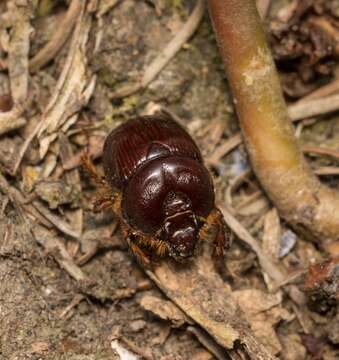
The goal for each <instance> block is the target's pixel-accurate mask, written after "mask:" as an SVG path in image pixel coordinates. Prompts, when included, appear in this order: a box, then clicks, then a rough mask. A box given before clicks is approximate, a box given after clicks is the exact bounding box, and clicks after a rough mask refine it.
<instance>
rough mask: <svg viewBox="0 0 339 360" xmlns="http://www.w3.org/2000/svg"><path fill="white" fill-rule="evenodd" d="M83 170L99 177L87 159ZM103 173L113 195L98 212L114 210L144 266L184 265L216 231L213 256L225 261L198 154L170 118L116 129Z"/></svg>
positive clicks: (225, 242)
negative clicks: (160, 262) (154, 260)
mask: <svg viewBox="0 0 339 360" xmlns="http://www.w3.org/2000/svg"><path fill="white" fill-rule="evenodd" d="M85 166H86V167H87V169H88V171H89V172H90V173H91V174H92V175H93V176H94V177H97V175H96V174H95V170H94V166H93V164H90V163H89V160H88V159H87V160H85ZM103 169H104V173H105V178H104V179H102V180H101V182H102V184H103V185H104V186H105V187H106V188H108V189H109V191H108V194H107V195H106V196H104V197H102V198H101V199H100V200H99V201H97V202H96V204H95V209H96V210H97V211H98V210H101V209H104V208H107V207H111V208H112V209H113V212H114V213H115V215H116V216H117V217H118V219H119V220H120V224H121V228H122V231H123V235H124V237H125V239H126V240H127V242H128V245H129V247H130V249H131V251H132V253H133V254H134V255H135V256H136V258H137V259H138V260H139V261H140V262H142V263H143V264H146V265H147V264H150V263H151V257H152V255H153V254H155V255H156V256H157V257H160V258H161V257H164V256H166V255H169V256H170V257H172V258H174V259H175V260H176V261H179V262H184V261H185V260H186V259H187V258H190V257H192V256H193V254H194V251H195V249H196V245H197V243H198V242H199V240H200V239H203V237H204V236H205V232H206V231H207V230H208V229H209V228H210V227H213V226H214V227H216V236H215V240H214V251H213V253H214V254H215V255H217V256H221V255H223V254H224V250H225V248H228V247H229V246H230V233H229V230H228V228H227V227H226V224H225V221H224V219H223V216H222V214H221V212H220V210H219V209H218V208H217V207H216V206H215V196H214V187H213V181H212V178H211V175H210V174H209V172H208V170H207V169H206V167H205V165H204V162H203V159H202V155H201V153H200V150H199V148H198V147H197V145H196V144H195V142H194V141H193V139H192V138H191V136H190V135H189V134H188V133H187V132H186V131H185V130H184V129H183V128H182V127H181V126H180V125H179V124H178V123H177V122H175V121H174V120H173V119H172V117H171V116H169V115H168V114H165V113H158V114H155V115H152V116H139V117H136V118H133V119H130V120H128V121H127V122H125V123H123V124H122V125H120V126H118V127H117V128H115V129H113V130H112V132H111V133H110V134H109V135H108V136H107V138H106V140H105V143H104V147H103Z"/></svg>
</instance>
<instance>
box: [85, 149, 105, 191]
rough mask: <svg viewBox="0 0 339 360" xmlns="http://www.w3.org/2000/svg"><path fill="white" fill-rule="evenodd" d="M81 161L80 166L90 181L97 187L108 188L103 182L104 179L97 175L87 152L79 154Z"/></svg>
mask: <svg viewBox="0 0 339 360" xmlns="http://www.w3.org/2000/svg"><path fill="white" fill-rule="evenodd" d="M81 161H82V166H83V167H84V169H85V170H86V171H87V173H88V175H89V176H90V177H91V179H92V180H94V182H95V183H97V184H98V185H101V186H104V187H108V184H107V182H106V180H105V178H104V177H103V176H101V175H99V173H98V171H97V169H96V167H95V165H94V164H93V162H92V160H91V158H90V157H89V154H88V152H87V151H84V152H83V153H82V154H81Z"/></svg>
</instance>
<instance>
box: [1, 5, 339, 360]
mask: <svg viewBox="0 0 339 360" xmlns="http://www.w3.org/2000/svg"><path fill="white" fill-rule="evenodd" d="M335 2H336V1H328V2H323V1H317V0H314V1H313V2H312V1H309V2H308V3H314V4H315V5H314V7H312V6H313V5H312V6H311V5H309V8H308V9H307V10H305V9H301V5H300V3H305V2H301V1H294V2H292V5H293V4H294V5H295V6H294V8H293V6H292V5H291V4H289V5H288V3H289V2H288V1H272V2H271V3H272V4H271V7H270V11H269V13H268V14H265V15H266V19H265V24H266V29H267V31H268V33H270V38H271V44H272V46H273V49H274V54H275V58H276V59H277V61H278V68H279V71H281V77H282V84H283V89H284V91H285V94H286V99H287V100H288V102H289V103H292V102H295V101H300V102H302V101H303V99H304V98H305V97H309V96H310V94H313V95H314V94H315V93H314V92H315V91H317V89H318V91H319V89H321V91H322V93H320V95H319V94H316V97H318V98H321V97H322V96H323V95H324V96H325V95H326V96H327V95H328V94H332V93H336V92H338V91H339V85H338V84H337V81H338V80H336V76H337V75H338V74H339V73H338V71H337V70H338V68H337V66H336V65H337V64H336V62H335V59H336V54H335V53H332V52H331V51H329V50H328V48H329V47H328V46H326V49H327V50H326V49H325V47H324V46H318V47H317V48H316V49H317V50H318V52H317V56H318V57H317V58H316V59H315V58H312V61H311V60H310V51H311V50H314V47H316V45H315V43H316V40H317V39H319V38H320V36H318V35H317V36H313V37H312V36H311V35H309V34H310V33H309V32H305V31H304V32H302V31H300V33H298V31H296V30H295V28H294V30H293V31H292V30H291V28H292V27H293V26H300V27H299V28H303V29H304V28H307V26H310V25H309V24H310V23H312V24H313V25H314V24H317V22H320V23H321V24H323V22H322V21H326V20H328V19H329V18H331V19H332V20H333V21H332V20H331V24H332V25H333V28H334V29H336V31H337V34H338V35H336V36H337V38H336V39H338V38H339V12H338V8H335V6H334V3H335ZM33 3H34V4H35V2H33ZM67 3H68V2H64V1H61V0H46V1H44V0H41V1H40V2H39V5H38V7H36V5H34V4H32V3H31V2H30V1H26V0H23V1H15V0H8V1H1V2H0V111H2V112H0V170H1V171H0V359H4V360H5V359H6V360H7V359H8V360H21V359H67V360H91V359H93V360H94V359H100V360H101V359H102V360H104V359H135V358H138V357H139V358H144V359H161V360H179V359H183V360H187V359H190V360H210V359H216V358H218V359H229V358H232V359H238V358H240V357H237V355H236V354H235V353H231V352H229V351H228V350H226V349H224V348H221V347H220V346H218V345H217V344H215V343H214V341H213V340H212V339H210V338H209V337H207V335H206V334H205V333H204V332H202V329H201V327H197V326H196V325H195V324H194V321H193V322H192V319H190V318H189V317H187V314H186V315H185V314H184V313H183V312H182V311H181V310H179V309H178V307H177V306H176V305H175V304H174V303H173V302H172V301H170V300H169V299H168V298H167V297H166V296H165V295H164V294H163V293H162V291H161V290H159V288H158V287H157V286H156V285H155V284H154V283H153V281H152V280H151V279H150V278H149V276H148V275H147V273H145V272H144V270H143V269H142V268H141V267H140V266H139V265H138V264H137V263H136V261H135V260H134V259H133V257H132V256H131V254H130V253H129V251H128V248H127V246H126V243H125V242H124V239H123V238H122V236H121V234H120V229H119V227H118V223H117V221H116V219H114V218H113V215H112V213H111V212H110V211H104V212H102V213H99V214H94V213H93V212H92V202H93V199H94V198H95V195H96V192H97V188H96V187H95V185H94V184H93V183H92V182H91V180H90V178H89V176H88V174H87V173H86V172H85V171H84V170H83V168H82V166H81V154H82V153H83V151H84V149H87V151H88V153H89V154H90V156H91V157H92V159H94V162H95V165H96V166H97V168H98V171H99V172H101V173H102V167H101V154H102V145H103V142H104V139H105V137H106V135H107V134H108V132H109V131H110V129H113V128H114V127H116V126H117V125H118V124H121V123H122V122H124V121H125V120H126V119H129V118H131V117H133V116H136V115H140V114H153V113H154V112H155V111H159V110H163V111H166V112H168V113H170V114H172V116H174V117H175V118H176V119H178V120H179V121H180V122H181V124H183V125H184V126H185V127H186V129H187V130H188V131H189V133H190V134H191V135H192V137H193V138H194V139H195V141H196V142H197V144H198V145H199V147H200V149H201V151H202V154H203V156H204V159H205V163H206V165H207V166H208V168H209V169H210V171H211V173H212V174H213V177H214V182H215V187H216V195H217V199H218V203H222V204H225V206H227V209H228V210H227V211H229V212H230V214H231V216H232V219H235V218H236V219H237V220H238V222H236V224H235V225H234V223H233V225H232V226H233V227H235V229H233V230H235V232H236V231H238V232H245V233H246V234H247V235H248V236H249V237H250V238H251V239H254V240H253V241H255V244H256V245H258V247H255V248H253V247H251V246H250V245H249V244H248V243H246V242H245V241H244V239H240V238H239V237H237V236H235V239H234V243H233V245H232V247H231V249H230V250H229V251H228V253H227V254H226V256H225V259H224V264H223V267H224V270H223V271H222V273H221V274H220V277H221V278H222V280H223V283H224V284H225V287H227V288H228V289H229V291H230V292H231V293H232V298H233V299H234V301H235V302H236V303H237V306H239V307H240V309H241V311H242V314H243V317H244V319H245V320H246V321H247V322H248V323H249V324H250V327H251V329H252V330H251V331H253V333H254V335H255V336H256V338H257V339H259V342H261V343H262V344H263V345H264V346H265V348H266V349H267V351H268V352H269V353H270V354H272V355H275V356H277V357H278V358H281V359H286V360H293V359H295V360H299V359H328V360H330V359H338V358H339V348H338V344H339V311H338V302H335V301H327V300H328V299H327V298H326V296H325V300H324V299H323V298H322V299H320V300H319V298H318V297H317V298H316V300H315V301H316V303H314V301H313V302H312V299H313V300H314V298H312V297H311V299H310V298H308V297H307V291H308V290H309V289H308V288H307V286H309V287H310V288H312V286H313V284H311V283H310V282H309V283H305V280H304V279H305V276H307V275H308V271H309V270H308V269H309V266H310V265H312V264H315V263H318V262H322V261H324V260H325V259H326V258H327V256H328V254H325V253H324V252H323V251H322V250H321V249H319V247H318V246H317V244H314V243H312V242H309V241H307V239H306V238H304V237H303V234H300V233H295V232H294V231H293V230H292V229H291V228H289V227H288V225H287V224H286V223H285V222H284V221H283V220H282V219H280V217H279V214H278V212H277V210H276V209H275V208H274V207H273V205H272V203H271V202H270V201H269V199H268V198H267V197H266V195H265V193H264V192H263V190H262V189H261V187H260V185H259V183H258V182H257V181H256V178H255V175H254V174H253V172H252V170H251V164H250V163H249V161H248V159H247V155H246V149H245V147H244V145H243V144H242V140H241V136H240V134H239V128H238V124H237V119H236V114H235V110H234V108H233V104H232V98H231V96H230V94H229V91H228V85H227V80H226V75H225V72H224V69H223V65H222V62H221V59H220V57H219V53H218V47H217V44H216V41H215V37H214V33H213V29H212V27H211V23H210V20H209V17H208V12H207V10H206V9H205V10H206V11H203V12H200V13H199V12H197V14H196V18H195V19H193V20H195V21H196V24H193V25H192V27H191V28H190V29H188V30H187V31H191V32H192V34H193V36H192V37H190V39H189V41H184V42H183V44H180V46H179V50H178V51H176V52H175V53H174V54H173V57H172V58H171V59H169V61H168V63H167V65H166V66H165V67H163V68H161V69H160V71H159V72H157V73H156V76H155V77H154V78H152V79H151V81H148V82H147V81H146V80H147V79H146V80H145V78H146V76H145V74H147V75H148V76H149V74H152V72H153V71H155V70H156V69H157V66H158V64H159V63H157V62H155V63H154V62H153V60H154V59H158V58H157V57H158V56H159V54H161V53H162V51H163V49H164V48H165V47H166V46H167V45H168V44H169V43H170V42H171V40H172V39H173V38H174V37H175V36H176V35H177V34H178V33H179V32H180V30H181V29H182V28H183V27H184V26H185V24H187V21H188V20H189V19H190V15H191V14H192V12H193V9H194V8H195V6H198V5H196V4H198V3H199V1H198V2H196V1H193V0H182V1H180V0H121V1H112V0H101V1H95V0H91V1H77V0H72V1H71V2H70V4H71V5H69V7H68V6H67ZM258 3H260V5H261V6H263V9H264V10H265V4H268V3H269V2H268V1H258ZM325 3H326V4H327V5H324V4H325ZM296 4H297V5H296ZM298 4H299V5H298ZM329 4H332V5H333V6H332V5H329ZM298 6H299V7H298ZM319 9H320V10H319ZM264 10H263V11H264ZM298 11H300V12H302V11H304V12H303V13H302V14H301V15H300V16H299V17H294V18H293V19H294V21H295V22H294V23H293V24H292V23H291V18H292V17H293V16H294V15H295V14H296V12H298ZM293 14H294V15H293ZM277 16H280V18H279V22H278V21H277V20H276V19H277ZM273 19H275V22H274V21H273ZM310 19H311V20H310ZM319 19H320V20H319ZM284 24H285V25H284ZM301 24H302V26H301ZM283 25H284V26H285V27H284V26H283ZM313 25H312V26H313ZM312 29H313V28H312ZM290 31H292V35H291V32H290ZM305 34H307V35H305ZM317 34H319V32H318V33H317ZM184 35H185V34H184ZM298 36H299V37H300V39H299V38H298ZM305 36H306V38H305ZM307 36H309V38H308V37H307ZM282 38H284V39H287V38H288V39H289V40H290V42H287V41H286V42H285V44H291V42H293V41H294V42H293V44H294V45H295V46H290V47H289V46H288V45H286V47H283V46H280V45H281V44H282V43H283V40H281V39H282ZM321 39H322V40H321V41H322V42H320V43H321V44H324V41H325V40H326V41H330V40H328V38H326V39H325V36H323V37H322V38H321ZM324 39H325V40H324ZM292 40H293V41H292ZM337 41H338V40H337ZM179 42H180V39H179ZM300 44H302V45H300ZM326 44H327V43H326ZM327 45H328V44H327ZM297 46H299V48H298V49H299V52H298V54H297V55H296V53H293V51H296V48H297ZM312 46H313V48H312ZM300 47H302V48H300ZM310 49H311V50H310ZM338 49H339V47H338ZM338 49H337V51H339V50H338ZM326 51H327V52H326ZM139 79H142V81H145V83H142V85H143V86H141V85H140V82H138V81H139ZM135 84H136V85H135ZM326 84H332V85H333V84H334V85H333V89H332V90H331V91H330V90H328V88H326ZM335 86H336V87H335ZM324 88H325V90H324ZM326 89H327V90H326ZM338 109H339V104H338ZM295 125H296V135H297V137H298V139H299V141H300V144H301V146H302V147H303V150H304V152H305V155H306V156H307V158H308V160H309V162H310V164H311V167H312V169H313V170H314V172H315V173H316V174H317V175H318V176H320V177H321V180H322V181H323V182H324V183H326V184H328V185H329V186H331V187H333V188H336V189H338V190H339V181H338V179H339V178H338V176H339V166H338V161H339V146H338V144H339V116H338V113H335V112H331V113H329V114H320V115H319V116H315V117H312V118H308V117H306V118H302V119H300V120H299V121H298V122H297V123H296V124H295ZM338 211H339V210H338ZM245 237H246V236H245ZM335 251H336V254H338V249H334V250H333V252H335ZM258 257H259V258H261V259H262V258H263V257H269V258H270V259H271V261H272V263H273V264H274V269H275V270H277V269H278V270H277V271H279V273H282V274H284V280H283V281H282V283H280V284H277V283H275V282H274V281H273V280H272V278H273V277H274V276H271V275H272V274H270V269H267V268H265V269H263V268H262V262H261V261H258ZM330 266H332V264H330ZM335 269H336V270H333V269H331V271H332V270H333V271H334V272H335V271H336V273H335V274H334V275H333V274H332V275H333V276H334V277H335V276H336V278H335V279H334V280H333V279H330V280H328V279H327V280H328V281H334V282H336V284H337V286H338V282H339V280H338V271H337V270H338V265H337V264H336V267H335ZM271 270H272V269H271ZM272 271H273V270H272ZM329 271H330V270H329ZM332 275H331V276H332ZM311 280H312V279H311ZM311 280H310V281H311ZM327 280H326V281H327ZM311 290H314V289H313V288H312V289H311ZM338 298H339V296H338V294H337V299H338ZM332 300H333V299H332ZM211 301H212V304H213V299H212V300H211ZM193 320H194V319H193ZM200 325H201V324H200ZM202 327H203V326H202Z"/></svg>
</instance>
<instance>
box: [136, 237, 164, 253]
mask: <svg viewBox="0 0 339 360" xmlns="http://www.w3.org/2000/svg"><path fill="white" fill-rule="evenodd" d="M136 241H137V242H138V243H139V244H140V245H141V246H143V247H146V248H149V249H150V250H154V251H155V253H156V254H157V256H159V257H164V256H165V255H166V253H167V245H166V242H165V241H163V240H160V239H157V238H156V237H155V238H154V237H152V236H146V235H139V234H138V235H137V237H136Z"/></svg>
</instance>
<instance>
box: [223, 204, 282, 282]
mask: <svg viewBox="0 0 339 360" xmlns="http://www.w3.org/2000/svg"><path fill="white" fill-rule="evenodd" d="M220 209H221V211H222V213H223V215H224V218H225V221H226V223H227V225H228V226H229V227H230V228H231V229H232V230H233V231H234V233H235V234H236V235H237V236H238V238H239V239H241V240H242V241H244V242H245V243H246V244H247V245H249V246H250V247H251V249H252V250H253V251H254V252H255V253H256V255H257V257H258V260H259V262H260V265H261V267H262V269H263V270H264V271H265V272H266V273H267V275H269V276H270V278H271V279H272V280H273V281H274V282H275V283H276V284H280V283H282V282H283V281H284V279H285V275H284V274H283V273H282V272H281V270H280V269H279V268H278V267H277V266H276V265H275V264H274V263H273V262H272V261H271V260H270V259H269V257H268V256H267V255H266V254H265V253H264V252H263V251H262V249H261V247H260V245H259V243H258V242H257V240H256V239H255V238H254V237H253V236H252V235H251V234H250V233H249V232H248V231H247V230H246V229H245V228H244V227H243V226H242V225H241V224H240V222H239V221H238V220H237V219H236V218H235V217H234V216H233V215H232V214H231V213H230V211H229V210H228V209H227V208H226V207H225V206H223V205H221V206H220Z"/></svg>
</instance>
